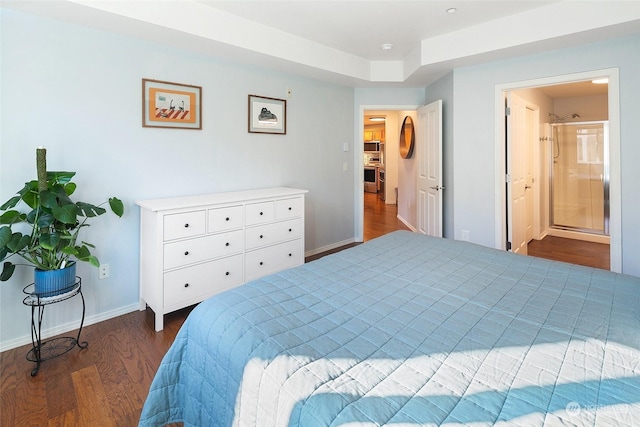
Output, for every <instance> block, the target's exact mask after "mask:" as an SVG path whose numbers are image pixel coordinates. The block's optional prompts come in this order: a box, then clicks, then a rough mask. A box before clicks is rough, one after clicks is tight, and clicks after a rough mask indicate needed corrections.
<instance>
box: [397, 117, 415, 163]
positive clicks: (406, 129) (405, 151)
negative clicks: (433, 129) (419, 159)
mask: <svg viewBox="0 0 640 427" xmlns="http://www.w3.org/2000/svg"><path fill="white" fill-rule="evenodd" d="M415 140H416V137H415V135H414V132H413V120H412V119H411V117H410V116H407V117H405V118H404V121H403V122H402V129H401V130H400V157H402V158H403V159H410V158H411V155H412V154H413V145H414V143H415Z"/></svg>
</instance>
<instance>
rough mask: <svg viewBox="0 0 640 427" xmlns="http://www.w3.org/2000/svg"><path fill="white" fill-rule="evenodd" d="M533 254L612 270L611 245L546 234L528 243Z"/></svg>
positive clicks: (528, 248)
mask: <svg viewBox="0 0 640 427" xmlns="http://www.w3.org/2000/svg"><path fill="white" fill-rule="evenodd" d="M527 252H528V254H529V255H531V256H536V257H540V258H547V259H553V260H556V261H563V262H570V263H572V264H579V265H586V266H587V267H594V268H601V269H603V270H610V269H611V267H610V265H611V262H610V250H609V245H607V244H604V243H593V242H584V241H581V240H574V239H566V238H563V237H556V236H546V237H545V238H544V239H542V240H532V241H531V242H529V244H528V245H527Z"/></svg>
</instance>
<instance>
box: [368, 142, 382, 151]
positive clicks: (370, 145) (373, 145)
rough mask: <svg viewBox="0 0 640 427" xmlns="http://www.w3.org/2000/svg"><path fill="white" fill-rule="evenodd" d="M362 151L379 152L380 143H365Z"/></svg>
mask: <svg viewBox="0 0 640 427" xmlns="http://www.w3.org/2000/svg"><path fill="white" fill-rule="evenodd" d="M364 151H380V141H368V142H365V143H364Z"/></svg>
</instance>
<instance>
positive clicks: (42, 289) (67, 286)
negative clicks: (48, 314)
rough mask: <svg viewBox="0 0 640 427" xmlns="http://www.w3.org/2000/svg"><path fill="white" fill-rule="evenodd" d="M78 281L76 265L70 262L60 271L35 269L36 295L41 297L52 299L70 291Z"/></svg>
mask: <svg viewBox="0 0 640 427" xmlns="http://www.w3.org/2000/svg"><path fill="white" fill-rule="evenodd" d="M75 281H76V263H75V262H74V261H72V262H70V263H69V265H67V266H66V267H65V268H62V269H60V270H40V269H38V268H36V269H35V272H34V286H35V291H34V292H35V293H36V294H38V295H39V296H40V297H52V296H55V295H60V294H63V293H65V292H68V291H70V290H71V289H72V288H73V285H74V284H75Z"/></svg>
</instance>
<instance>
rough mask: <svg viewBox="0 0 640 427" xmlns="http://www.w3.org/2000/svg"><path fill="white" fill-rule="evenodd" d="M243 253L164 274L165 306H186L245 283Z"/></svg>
mask: <svg viewBox="0 0 640 427" xmlns="http://www.w3.org/2000/svg"><path fill="white" fill-rule="evenodd" d="M242 258H243V257H242V255H241V254H240V255H234V256H231V257H228V258H222V259H219V260H216V261H210V262H207V263H204V264H198V265H194V266H191V267H186V268H182V269H179V270H174V271H170V272H168V273H165V274H164V305H165V306H167V307H168V306H174V305H180V306H183V305H184V303H185V302H189V301H201V300H202V299H204V298H206V297H208V296H210V295H213V294H216V293H218V292H222V291H224V290H226V289H230V288H233V287H235V286H238V285H240V284H242V282H243V277H242V266H243V262H242Z"/></svg>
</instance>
